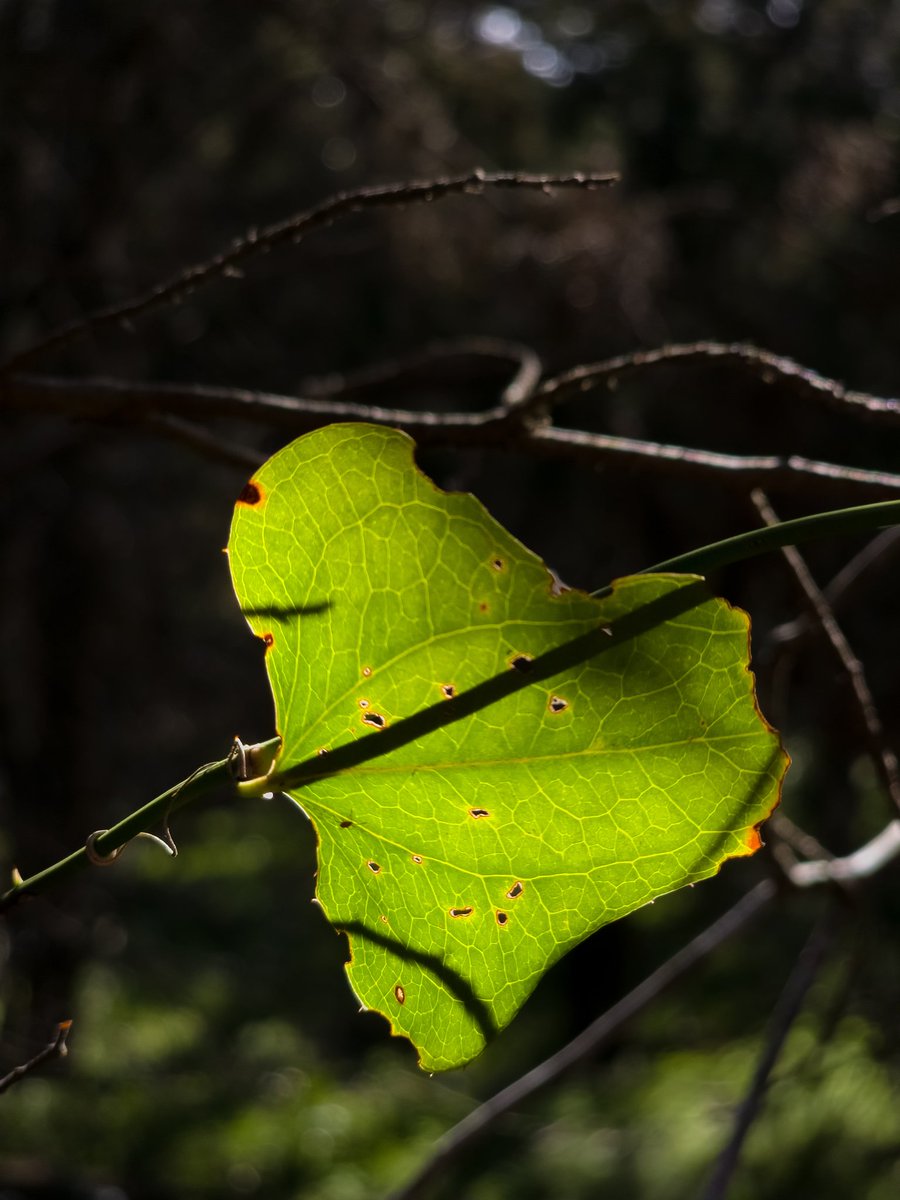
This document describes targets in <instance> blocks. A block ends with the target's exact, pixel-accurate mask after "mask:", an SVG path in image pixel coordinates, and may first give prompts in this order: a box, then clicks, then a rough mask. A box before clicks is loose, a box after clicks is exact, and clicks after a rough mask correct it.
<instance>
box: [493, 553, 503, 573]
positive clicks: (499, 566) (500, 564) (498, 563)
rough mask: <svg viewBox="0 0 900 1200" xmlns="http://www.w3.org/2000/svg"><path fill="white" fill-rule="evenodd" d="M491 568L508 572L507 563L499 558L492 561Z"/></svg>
mask: <svg viewBox="0 0 900 1200" xmlns="http://www.w3.org/2000/svg"><path fill="white" fill-rule="evenodd" d="M491 566H492V567H493V568H494V570H495V571H505V570H506V563H505V562H504V561H503V559H502V558H500V557H499V556H498V557H497V558H492V559H491Z"/></svg>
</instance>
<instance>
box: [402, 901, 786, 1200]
mask: <svg viewBox="0 0 900 1200" xmlns="http://www.w3.org/2000/svg"><path fill="white" fill-rule="evenodd" d="M776 890H777V889H776V886H775V883H774V882H773V881H772V880H770V879H767V880H764V881H763V882H762V883H759V884H757V885H756V887H755V888H753V890H752V891H750V892H748V893H747V894H746V895H745V896H744V897H742V899H740V900H739V901H738V902H737V904H735V905H734V907H732V908H730V909H729V910H728V911H727V912H726V913H724V914H723V915H722V916H721V917H719V919H718V920H717V921H715V922H713V924H712V925H710V926H709V927H708V928H707V929H705V930H704V931H703V932H702V933H700V934H698V936H697V937H695V938H694V939H693V940H692V941H690V942H688V944H687V945H686V946H684V947H682V949H681V950H679V951H678V952H677V953H676V954H674V955H673V956H672V957H671V958H670V959H669V960H668V962H665V963H663V965H662V966H661V967H658V968H657V970H655V971H654V972H653V974H652V975H648V976H647V978H646V979H645V980H644V981H643V982H642V983H639V984H638V986H637V987H636V988H635V989H634V990H633V991H631V992H629V993H628V995H627V996H625V997H623V999H621V1000H620V1001H619V1002H618V1003H617V1004H614V1005H613V1007H612V1008H610V1009H608V1010H607V1011H606V1012H605V1013H604V1014H603V1015H602V1016H600V1017H598V1018H597V1020H596V1021H594V1022H593V1024H592V1025H589V1026H588V1027H587V1029H585V1030H584V1032H583V1033H580V1034H579V1035H578V1037H576V1038H575V1039H574V1040H573V1041H571V1042H569V1044H568V1045H566V1046H563V1048H562V1049H561V1050H559V1051H557V1052H556V1054H553V1055H552V1056H551V1057H550V1058H548V1059H545V1061H544V1062H542V1063H540V1064H539V1065H538V1066H536V1067H534V1068H533V1069H532V1070H531V1071H529V1072H528V1073H527V1074H525V1075H523V1076H522V1077H521V1078H520V1079H517V1080H516V1081H515V1082H514V1083H512V1084H510V1085H509V1087H506V1088H503V1090H502V1091H500V1092H498V1093H497V1094H496V1095H495V1096H492V1097H491V1099H490V1100H486V1101H485V1102H484V1103H483V1104H481V1105H479V1106H478V1108H476V1109H475V1110H474V1112H471V1113H469V1115H468V1116H467V1117H464V1118H463V1120H462V1121H460V1122H459V1124H458V1125H456V1126H454V1128H453V1129H451V1130H450V1131H449V1133H447V1134H445V1135H444V1137H443V1138H441V1140H440V1141H439V1142H438V1144H437V1146H436V1147H435V1149H434V1152H433V1153H432V1155H431V1157H430V1158H429V1159H428V1161H427V1162H426V1163H425V1164H424V1165H423V1166H422V1167H420V1168H419V1170H418V1171H417V1172H416V1174H415V1175H414V1176H413V1177H412V1179H410V1180H409V1181H408V1182H407V1183H406V1185H405V1186H404V1187H402V1188H401V1189H400V1190H399V1191H398V1192H395V1193H394V1195H393V1197H392V1200H418V1197H420V1196H423V1195H424V1194H425V1193H426V1191H427V1189H428V1187H429V1185H430V1184H431V1183H432V1182H433V1181H434V1180H435V1179H436V1178H437V1176H439V1175H441V1174H442V1173H443V1172H444V1171H446V1170H447V1169H448V1167H449V1166H450V1165H451V1164H452V1163H453V1162H455V1161H456V1160H457V1159H458V1158H459V1157H460V1156H461V1155H462V1153H463V1151H464V1150H466V1149H467V1148H468V1147H469V1146H470V1145H472V1144H473V1143H474V1142H476V1141H477V1140H479V1139H480V1138H482V1137H483V1136H484V1135H485V1134H486V1133H487V1132H488V1131H489V1130H490V1129H491V1128H493V1126H494V1125H495V1124H496V1123H497V1121H499V1120H500V1118H501V1117H503V1116H505V1115H506V1114H507V1113H508V1112H510V1111H511V1110H512V1109H514V1108H517V1107H518V1106H519V1105H520V1104H523V1103H524V1102H525V1101H526V1100H530V1099H531V1098H532V1097H533V1096H536V1095H538V1093H540V1092H543V1091H545V1090H546V1089H547V1088H548V1087H550V1085H551V1084H553V1083H555V1082H556V1081H557V1080H558V1079H559V1078H560V1077H561V1076H562V1075H564V1074H565V1073H566V1072H567V1071H569V1070H571V1069H572V1068H573V1067H575V1066H577V1065H578V1064H579V1063H582V1062H584V1061H585V1060H586V1059H588V1058H590V1057H591V1055H593V1054H596V1053H597V1051H598V1050H600V1049H601V1048H602V1047H603V1046H605V1045H607V1044H608V1043H609V1042H610V1041H611V1040H612V1039H613V1037H615V1036H616V1035H617V1034H618V1033H619V1031H620V1030H621V1028H622V1027H623V1026H624V1025H625V1024H626V1022H628V1021H630V1020H631V1019H632V1018H633V1017H635V1016H637V1015H638V1013H640V1012H642V1011H643V1010H644V1009H645V1008H646V1007H647V1006H648V1005H649V1004H651V1003H652V1002H653V1001H654V1000H656V999H657V997H658V996H659V995H660V994H661V993H662V992H664V991H665V990H666V989H667V988H669V987H671V986H672V985H673V984H674V983H676V982H677V981H678V980H679V979H680V978H681V977H682V976H683V975H685V974H686V973H687V972H688V971H689V970H690V969H691V968H692V967H694V966H696V965H697V963H699V962H702V961H703V959H704V958H706V957H707V956H708V955H709V954H711V953H712V952H713V951H714V950H716V949H717V948H718V947H719V946H721V945H722V944H723V943H724V942H726V941H728V940H729V938H732V937H734V935H735V934H737V933H739V932H740V931H741V930H742V929H743V928H744V927H745V926H746V925H748V924H749V923H750V922H751V921H752V920H753V919H754V918H755V917H756V916H758V915H759V913H760V912H761V911H762V910H763V909H764V908H765V907H766V905H767V904H769V903H770V901H771V900H772V899H773V898H774V896H775V894H776Z"/></svg>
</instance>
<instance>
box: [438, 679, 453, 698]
mask: <svg viewBox="0 0 900 1200" xmlns="http://www.w3.org/2000/svg"><path fill="white" fill-rule="evenodd" d="M441 695H442V696H443V697H444V699H445V700H452V699H453V697H454V696H455V695H456V688H455V687H454V686H453V684H452V683H442V684H441Z"/></svg>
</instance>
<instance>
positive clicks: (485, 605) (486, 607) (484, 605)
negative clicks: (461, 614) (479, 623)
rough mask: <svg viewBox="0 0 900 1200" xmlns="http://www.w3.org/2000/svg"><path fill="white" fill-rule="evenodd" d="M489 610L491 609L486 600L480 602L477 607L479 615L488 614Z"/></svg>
mask: <svg viewBox="0 0 900 1200" xmlns="http://www.w3.org/2000/svg"><path fill="white" fill-rule="evenodd" d="M490 609H491V606H490V605H489V604H488V602H487V600H482V601H481V603H480V604H479V605H478V611H479V612H480V613H486V612H490Z"/></svg>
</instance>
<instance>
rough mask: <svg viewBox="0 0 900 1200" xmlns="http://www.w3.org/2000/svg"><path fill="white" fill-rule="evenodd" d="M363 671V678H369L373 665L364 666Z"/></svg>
mask: <svg viewBox="0 0 900 1200" xmlns="http://www.w3.org/2000/svg"><path fill="white" fill-rule="evenodd" d="M362 673H363V678H364V679H368V678H369V676H370V675H371V674H372V668H371V667H363V669H362Z"/></svg>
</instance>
